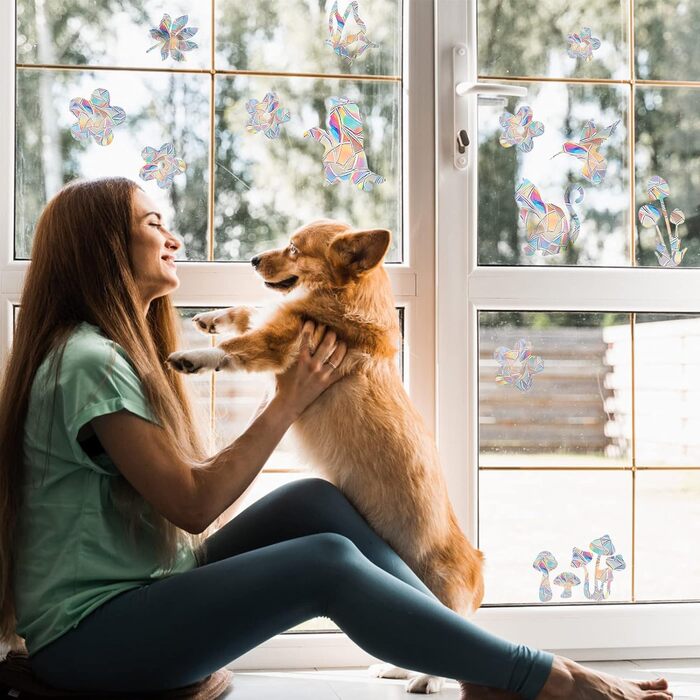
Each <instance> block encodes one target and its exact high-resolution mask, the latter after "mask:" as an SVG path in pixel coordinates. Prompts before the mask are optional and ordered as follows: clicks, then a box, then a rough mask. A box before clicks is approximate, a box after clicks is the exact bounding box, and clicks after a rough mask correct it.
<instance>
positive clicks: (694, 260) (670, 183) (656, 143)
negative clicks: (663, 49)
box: [634, 87, 700, 267]
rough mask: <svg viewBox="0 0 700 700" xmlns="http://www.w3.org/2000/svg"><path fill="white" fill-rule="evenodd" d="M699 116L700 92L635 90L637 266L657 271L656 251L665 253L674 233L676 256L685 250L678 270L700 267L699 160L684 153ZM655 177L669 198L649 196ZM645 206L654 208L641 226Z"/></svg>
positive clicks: (690, 152) (698, 124)
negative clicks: (678, 216)
mask: <svg viewBox="0 0 700 700" xmlns="http://www.w3.org/2000/svg"><path fill="white" fill-rule="evenodd" d="M698 114H700V90H698V89H696V88H656V87H655V88H638V89H637V97H636V117H635V126H636V151H635V169H636V192H635V196H636V207H635V212H634V216H635V219H636V229H637V246H636V250H637V265H644V266H651V267H658V266H659V264H660V261H659V256H657V255H656V254H655V252H656V250H657V245H658V244H659V243H660V242H661V241H664V242H665V245H666V247H667V248H669V247H670V243H671V241H672V238H673V236H674V234H675V233H676V231H677V233H678V236H679V238H680V245H679V250H683V249H685V250H686V252H685V254H684V256H683V259H682V261H681V262H680V266H681V267H700V155H698V153H697V151H696V149H694V148H689V147H688V144H692V143H694V142H695V140H696V133H697V130H698V128H699V127H700V117H699V116H698ZM653 177H659V178H662V179H663V180H664V181H665V182H666V183H667V191H668V194H667V195H666V190H664V192H662V193H660V192H659V191H658V188H653V189H654V191H651V190H652V188H651V187H650V180H651V179H652V178H653ZM659 194H661V197H662V199H661V200H660V199H659ZM662 202H663V204H662ZM649 206H651V207H653V210H651V214H652V220H650V221H649V222H644V221H640V218H639V212H640V209H641V208H642V207H649ZM664 208H666V212H664V211H663V209H664ZM674 210H678V211H680V212H683V216H682V219H683V221H682V223H681V224H680V225H678V226H676V225H675V223H677V221H680V219H676V220H674V219H673V212H674ZM647 211H648V210H647ZM653 219H656V224H657V225H655V224H654V221H653ZM667 220H668V222H667ZM647 224H648V225H647Z"/></svg>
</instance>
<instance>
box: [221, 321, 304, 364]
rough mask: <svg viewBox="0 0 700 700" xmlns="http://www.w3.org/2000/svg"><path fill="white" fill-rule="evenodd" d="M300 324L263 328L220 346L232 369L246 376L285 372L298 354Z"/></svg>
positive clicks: (229, 340)
mask: <svg viewBox="0 0 700 700" xmlns="http://www.w3.org/2000/svg"><path fill="white" fill-rule="evenodd" d="M300 331H301V321H300V320H297V319H290V322H289V323H288V324H285V325H284V326H281V327H280V326H278V325H275V326H263V327H262V328H257V329H255V330H253V331H250V332H249V333H245V334H244V335H240V336H238V337H236V338H228V339H226V340H225V341H224V342H223V343H221V344H220V345H218V346H217V348H216V349H217V350H221V351H222V352H224V353H225V355H226V358H227V359H226V362H227V363H229V366H230V368H231V369H236V370H245V371H246V372H275V373H278V372H282V371H284V370H285V369H287V367H289V365H291V364H292V362H293V361H294V360H295V359H296V357H297V355H298V354H299V344H300V340H301V338H300V335H299V333H300Z"/></svg>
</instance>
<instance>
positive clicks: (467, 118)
mask: <svg viewBox="0 0 700 700" xmlns="http://www.w3.org/2000/svg"><path fill="white" fill-rule="evenodd" d="M468 57H469V52H468V49H467V47H466V46H465V45H464V44H458V45H457V46H455V47H454V50H453V78H454V86H455V92H454V96H453V98H452V99H453V101H454V135H453V141H452V148H453V151H454V164H455V168H457V170H462V171H464V170H467V168H468V166H469V150H468V149H469V143H470V139H473V138H474V137H475V133H472V134H471V136H470V131H471V128H470V127H471V124H474V125H476V105H477V100H470V99H468V98H469V97H470V96H472V95H473V96H476V97H477V98H479V97H481V100H479V103H480V104H483V103H488V104H499V103H500V104H505V98H506V97H525V96H526V95H527V88H526V87H521V86H520V85H503V84H501V83H479V82H476V81H475V80H474V78H475V77H476V68H475V67H474V68H472V69H471V70H470V67H469V65H468ZM482 96H483V97H482ZM475 131H476V126H474V132H475Z"/></svg>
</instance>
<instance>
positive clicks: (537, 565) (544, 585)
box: [532, 550, 557, 603]
mask: <svg viewBox="0 0 700 700" xmlns="http://www.w3.org/2000/svg"><path fill="white" fill-rule="evenodd" d="M532 568H533V569H535V571H539V572H540V573H541V574H542V580H541V581H540V600H541V601H542V602H543V603H546V602H548V601H550V600H552V585H551V583H550V582H549V572H550V571H554V569H556V568H557V560H556V558H555V557H554V555H553V554H552V553H551V552H548V551H546V550H545V551H542V552H540V553H539V554H538V555H537V556H536V557H535V561H534V562H533V563H532Z"/></svg>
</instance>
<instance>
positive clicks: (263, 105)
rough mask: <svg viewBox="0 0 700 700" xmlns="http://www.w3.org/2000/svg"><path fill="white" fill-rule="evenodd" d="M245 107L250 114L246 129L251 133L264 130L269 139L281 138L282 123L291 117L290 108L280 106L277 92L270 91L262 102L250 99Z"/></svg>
mask: <svg viewBox="0 0 700 700" xmlns="http://www.w3.org/2000/svg"><path fill="white" fill-rule="evenodd" d="M245 108H246V109H247V110H248V114H250V119H249V120H248V123H247V124H246V129H247V130H248V131H249V132H250V133H251V134H257V133H259V132H261V131H262V132H263V133H264V134H265V136H267V138H269V139H276V138H279V135H280V125H282V124H284V123H285V122H288V121H289V119H290V115H289V110H288V109H282V107H280V103H279V100H278V99H277V94H276V93H274V92H268V93H267V95H265V97H264V98H263V99H262V100H261V101H260V102H258V100H248V102H247V103H246V106H245Z"/></svg>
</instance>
